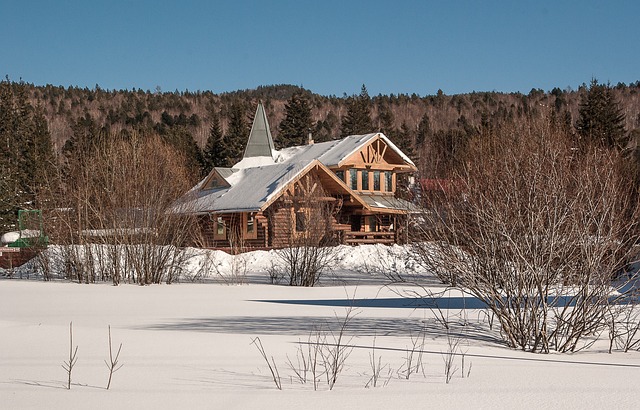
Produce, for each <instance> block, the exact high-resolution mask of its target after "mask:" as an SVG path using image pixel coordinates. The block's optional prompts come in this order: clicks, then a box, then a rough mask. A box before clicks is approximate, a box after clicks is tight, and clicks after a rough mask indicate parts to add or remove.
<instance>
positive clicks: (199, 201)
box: [175, 160, 368, 213]
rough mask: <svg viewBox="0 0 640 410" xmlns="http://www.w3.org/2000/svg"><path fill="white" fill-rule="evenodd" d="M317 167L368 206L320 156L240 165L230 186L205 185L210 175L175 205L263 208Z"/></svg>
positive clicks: (199, 209)
mask: <svg viewBox="0 0 640 410" xmlns="http://www.w3.org/2000/svg"><path fill="white" fill-rule="evenodd" d="M314 167H318V169H320V170H321V172H324V173H326V174H327V175H330V176H331V177H332V178H333V179H335V181H336V182H337V183H338V184H339V185H340V186H341V188H342V189H343V190H344V192H345V193H350V194H351V196H352V197H353V198H354V199H355V201H356V202H358V203H360V205H362V206H364V207H365V208H368V205H367V204H366V202H365V201H364V200H362V199H361V198H360V197H359V196H358V195H357V194H354V193H351V192H350V190H349V188H348V187H347V186H346V185H345V184H344V182H342V181H340V180H339V179H338V178H337V177H335V175H334V174H333V172H332V171H331V170H329V169H328V168H327V167H325V166H324V165H322V163H320V162H319V161H318V160H311V161H287V162H283V163H279V164H274V165H268V166H264V167H253V168H245V169H239V170H236V171H235V172H234V173H233V174H232V175H231V176H229V177H228V178H226V180H227V182H228V183H229V185H230V186H229V187H225V188H220V189H211V190H208V189H203V186H204V182H205V181H207V180H208V178H209V177H207V178H205V179H203V180H202V181H201V182H200V183H199V184H198V185H196V186H195V187H194V188H193V189H191V191H189V192H188V193H187V194H186V195H185V196H184V197H183V198H182V201H181V202H180V204H179V205H177V206H176V208H175V209H176V211H177V212H188V213H205V212H215V213H228V212H257V211H262V210H264V209H265V208H267V207H268V206H269V205H270V204H271V203H273V201H274V200H276V199H277V198H278V197H279V196H280V195H281V194H282V193H284V191H285V189H286V187H287V186H289V184H290V183H292V182H294V181H296V180H297V179H299V178H301V177H302V176H304V175H305V174H306V173H307V172H309V171H310V170H311V169H312V168H314ZM212 172H213V171H212Z"/></svg>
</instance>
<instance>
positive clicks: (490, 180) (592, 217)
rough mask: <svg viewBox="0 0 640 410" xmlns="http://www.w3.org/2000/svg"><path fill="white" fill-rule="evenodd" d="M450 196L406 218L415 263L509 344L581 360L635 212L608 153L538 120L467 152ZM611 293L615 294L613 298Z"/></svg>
mask: <svg viewBox="0 0 640 410" xmlns="http://www.w3.org/2000/svg"><path fill="white" fill-rule="evenodd" d="M468 150H469V154H470V156H469V158H468V160H467V165H466V167H465V169H464V171H463V172H461V173H459V174H458V175H456V176H455V177H454V183H452V184H451V185H452V186H453V187H454V188H453V189H450V190H449V191H448V192H444V194H443V195H442V196H441V197H440V198H438V200H437V201H431V202H428V203H427V204H426V207H425V209H426V210H425V212H424V213H423V214H422V215H421V216H420V218H417V219H416V222H415V224H414V228H415V233H416V236H415V239H416V242H415V246H414V249H415V251H416V254H417V255H419V256H420V257H421V260H422V263H423V264H424V265H425V266H426V267H427V268H428V269H430V270H431V271H432V272H434V273H435V274H436V275H437V276H438V277H439V278H440V279H441V280H442V281H443V282H444V283H447V284H450V285H452V286H461V287H463V288H464V289H467V290H468V291H469V292H470V293H471V294H473V295H474V296H475V297H477V298H478V299H480V300H481V301H483V302H484V303H485V304H486V305H487V306H488V308H489V309H490V310H491V312H492V313H493V314H495V317H496V319H497V321H498V322H499V323H500V330H501V335H502V336H503V338H504V340H505V341H506V342H507V344H508V345H509V346H511V347H514V348H521V349H523V350H529V351H533V352H549V351H550V350H557V351H560V352H566V351H576V350H579V349H581V348H583V347H585V346H586V345H588V344H589V343H590V342H589V340H590V338H595V337H597V336H598V335H599V334H600V333H601V332H602V331H603V329H604V327H605V318H606V312H607V311H608V309H609V306H610V305H611V304H615V303H616V302H617V300H619V299H622V298H624V297H625V295H624V293H625V292H626V291H622V292H621V293H618V294H617V296H616V294H615V293H614V292H612V290H613V288H612V279H613V278H614V276H615V272H618V271H619V270H620V268H621V267H622V265H623V264H624V262H625V260H628V257H629V250H630V249H631V247H632V246H633V244H634V243H637V241H638V221H639V220H640V218H639V216H640V212H639V211H640V206H639V203H638V199H637V196H634V195H633V189H634V187H633V186H632V184H631V182H630V180H629V178H627V177H626V175H625V174H624V172H622V170H623V167H621V166H620V164H621V160H620V156H619V155H618V153H616V152H614V151H610V150H607V149H605V148H602V147H590V146H586V145H581V146H577V145H576V144H575V143H574V141H573V140H572V137H571V135H569V134H568V133H566V132H565V131H563V130H561V129H559V128H557V127H555V126H554V124H553V123H552V122H551V121H547V120H546V119H543V120H538V121H530V122H528V123H524V124H523V125H522V126H518V127H516V126H504V127H502V128H499V129H497V130H496V131H495V132H491V133H486V134H484V135H481V136H479V137H477V138H476V139H474V140H472V141H470V143H469V146H468ZM619 289H622V288H621V287H619Z"/></svg>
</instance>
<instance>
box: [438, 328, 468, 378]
mask: <svg viewBox="0 0 640 410" xmlns="http://www.w3.org/2000/svg"><path fill="white" fill-rule="evenodd" d="M459 345H460V338H457V337H454V336H452V335H451V334H450V333H449V332H447V350H446V351H445V352H443V353H442V361H443V362H444V379H445V382H446V383H447V384H449V382H450V381H451V379H452V378H453V375H454V374H455V373H456V372H457V371H458V366H456V365H455V358H456V356H457V355H458V348H459ZM462 363H463V366H464V356H463V362H462ZM462 371H463V372H464V369H463V370H462Z"/></svg>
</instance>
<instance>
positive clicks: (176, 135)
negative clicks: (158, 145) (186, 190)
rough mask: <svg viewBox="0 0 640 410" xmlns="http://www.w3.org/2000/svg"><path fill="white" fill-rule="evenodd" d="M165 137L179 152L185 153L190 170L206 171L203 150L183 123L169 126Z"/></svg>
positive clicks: (194, 171) (197, 172)
mask: <svg viewBox="0 0 640 410" xmlns="http://www.w3.org/2000/svg"><path fill="white" fill-rule="evenodd" d="M163 138H164V140H165V141H166V142H168V143H169V144H171V145H172V146H173V147H174V148H175V149H176V151H177V152H178V153H180V154H182V155H184V158H185V159H186V163H187V166H188V167H189V170H190V171H191V172H192V173H193V174H194V175H198V174H200V175H201V176H203V173H204V169H205V166H204V158H203V156H202V150H201V149H200V147H199V146H198V144H197V143H196V141H195V140H194V139H193V136H192V135H191V133H190V132H189V130H188V129H187V127H185V126H183V125H176V126H173V127H170V128H168V130H167V132H166V134H165V135H163Z"/></svg>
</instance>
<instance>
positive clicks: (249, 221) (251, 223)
mask: <svg viewBox="0 0 640 410" xmlns="http://www.w3.org/2000/svg"><path fill="white" fill-rule="evenodd" d="M242 219H243V222H244V224H243V225H244V238H245V239H257V238H258V230H257V228H256V218H255V215H254V214H242Z"/></svg>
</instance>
